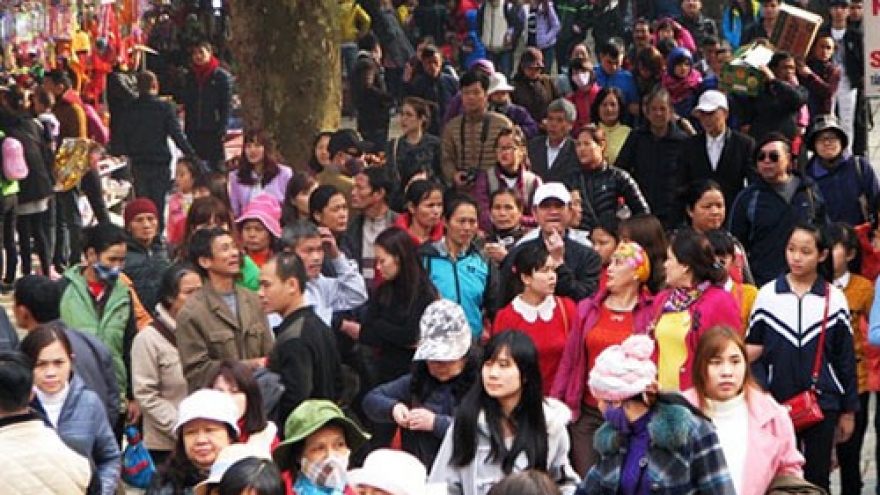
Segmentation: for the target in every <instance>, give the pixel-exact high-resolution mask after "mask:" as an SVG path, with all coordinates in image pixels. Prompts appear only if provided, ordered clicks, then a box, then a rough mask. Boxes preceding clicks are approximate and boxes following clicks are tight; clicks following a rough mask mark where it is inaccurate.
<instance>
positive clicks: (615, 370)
mask: <svg viewBox="0 0 880 495" xmlns="http://www.w3.org/2000/svg"><path fill="white" fill-rule="evenodd" d="M653 353H654V341H653V340H652V339H651V338H650V337H648V336H647V335H632V336H630V337H629V338H627V339H626V340H624V341H623V343H622V344H619V345H613V346H611V347H608V348H606V349H605V350H604V351H602V352H601V353H600V354H599V357H598V358H597V359H596V364H595V365H594V366H593V369H592V371H590V380H589V382H588V384H589V386H590V392H591V393H592V394H593V397H595V398H597V399H601V400H605V401H619V400H625V399H629V398H632V397H635V396H637V395H639V394H641V393H642V392H644V391H645V390H646V389H647V388H648V385H650V384H651V383H653V382H654V380H655V379H656V378H657V366H656V365H655V364H654V361H652V360H651V355H652V354H653Z"/></svg>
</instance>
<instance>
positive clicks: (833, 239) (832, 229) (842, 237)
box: [827, 222, 861, 278]
mask: <svg viewBox="0 0 880 495" xmlns="http://www.w3.org/2000/svg"><path fill="white" fill-rule="evenodd" d="M827 231H828V246H829V247H830V248H831V265H832V267H833V268H834V278H839V277H841V276H842V275H843V274H845V273H846V272H848V271H849V272H855V273H858V272H859V270H860V268H861V259H860V258H861V256H860V255H861V250H860V247H859V238H858V237H857V236H856V231H855V229H854V228H853V227H852V226H850V225H849V224H846V223H843V222H836V223H833V224H831V225H829V226H828V229H827Z"/></svg>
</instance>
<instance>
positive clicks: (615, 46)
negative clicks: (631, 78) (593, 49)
mask: <svg viewBox="0 0 880 495" xmlns="http://www.w3.org/2000/svg"><path fill="white" fill-rule="evenodd" d="M602 55H607V56H609V57H611V58H618V57H620V56H621V55H623V46H622V45H621V44H620V42H619V41H617V40H616V39H614V38H610V39H609V40H608V41H606V42H605V43H602V44H601V45H600V46H599V56H600V57H601V56H602Z"/></svg>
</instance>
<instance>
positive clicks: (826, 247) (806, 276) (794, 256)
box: [785, 224, 834, 281]
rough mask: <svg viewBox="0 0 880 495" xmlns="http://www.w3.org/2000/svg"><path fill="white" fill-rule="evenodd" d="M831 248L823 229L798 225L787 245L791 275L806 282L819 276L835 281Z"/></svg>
mask: <svg viewBox="0 0 880 495" xmlns="http://www.w3.org/2000/svg"><path fill="white" fill-rule="evenodd" d="M830 247H831V245H830V244H829V243H828V236H827V234H826V232H824V231H823V229H821V228H819V227H816V226H814V225H811V224H802V225H798V226H797V227H795V228H794V229H792V231H791V234H789V236H788V241H787V242H786V245H785V262H786V263H787V264H788V270H789V273H790V274H791V275H792V276H793V277H797V278H798V279H801V280H805V281H808V280H814V279H815V278H816V277H817V276H818V275H821V276H822V277H823V278H825V280H828V281H830V280H833V278H834V277H833V275H834V269H833V266H832V263H831V257H830V256H829V252H830Z"/></svg>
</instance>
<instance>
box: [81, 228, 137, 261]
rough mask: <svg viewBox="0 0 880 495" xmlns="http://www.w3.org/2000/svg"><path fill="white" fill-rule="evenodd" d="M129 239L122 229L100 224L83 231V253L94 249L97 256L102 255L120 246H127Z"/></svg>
mask: <svg viewBox="0 0 880 495" xmlns="http://www.w3.org/2000/svg"><path fill="white" fill-rule="evenodd" d="M127 241H128V239H127V238H126V236H125V231H124V230H122V227H118V226H116V225H113V224H112V223H109V222H107V223H99V224H98V225H95V226H94V227H88V228H85V229H83V252H84V253H85V252H86V251H88V250H89V249H94V250H95V253H96V254H101V253H103V252H104V251H106V250H108V249H110V248H111V247H112V246H116V245H118V244H125V243H126V242H127Z"/></svg>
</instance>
